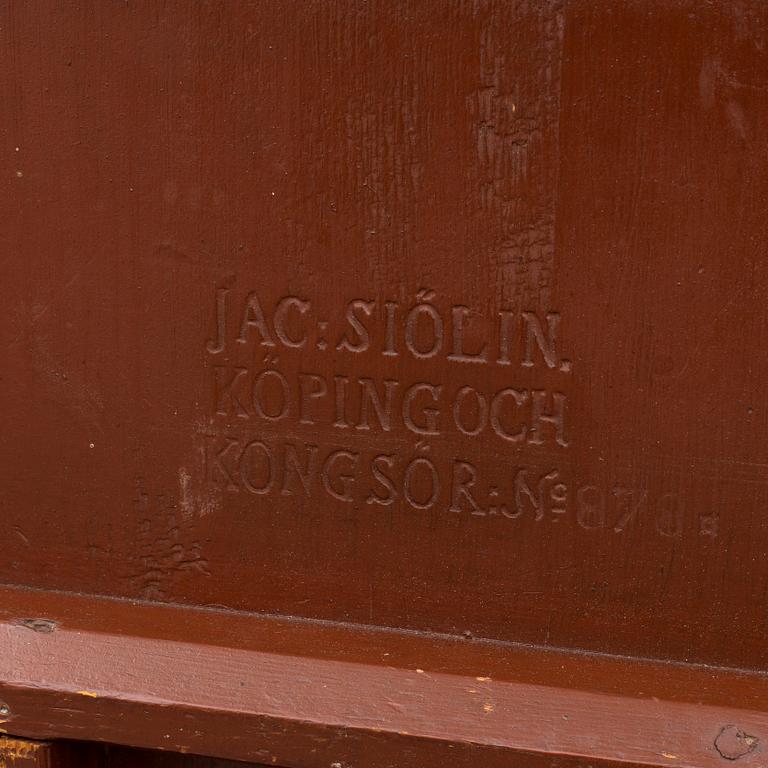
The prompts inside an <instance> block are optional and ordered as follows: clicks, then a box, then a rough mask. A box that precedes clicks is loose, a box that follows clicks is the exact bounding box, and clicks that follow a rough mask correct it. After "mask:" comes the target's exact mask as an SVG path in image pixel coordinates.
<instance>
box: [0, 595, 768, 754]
mask: <svg viewBox="0 0 768 768" xmlns="http://www.w3.org/2000/svg"><path fill="white" fill-rule="evenodd" d="M9 599H10V598H9ZM15 599H20V598H19V596H18V594H16V598H15ZM35 599H46V600H48V601H49V602H50V605H49V606H48V607H49V608H50V609H51V610H50V611H48V615H47V616H46V617H44V618H43V617H39V616H38V617H36V618H34V619H32V618H30V617H26V618H22V617H17V618H15V619H11V618H9V617H8V616H7V615H6V616H5V617H4V618H3V619H2V621H1V622H0V651H1V652H0V696H1V697H2V701H1V702H0V720H2V721H3V722H1V723H0V728H2V730H3V731H5V732H8V733H12V734H15V735H17V736H26V737H30V738H38V739H46V738H47V739H52V738H68V739H89V740H99V741H107V742H114V743H120V744H127V745H131V746H137V747H149V748H154V749H168V750H175V751H180V752H191V753H195V754H202V755H211V756H215V757H223V758H230V759H239V760H250V761H258V762H262V763H266V764H273V765H281V766H289V767H290V766H296V767H297V768H321V767H322V768H330V767H331V766H334V768H338V767H339V766H341V767H342V768H347V767H348V766H350V767H351V766H364V767H370V768H378V766H382V768H383V766H391V765H393V764H396V765H398V766H401V767H405V766H411V765H412V766H419V767H420V768H428V767H429V766H435V767H436V766H445V765H451V766H457V767H458V768H461V766H467V767H468V766H473V768H474V767H476V766H477V765H483V766H489V767H490V768H492V767H493V766H497V765H498V766H502V765H509V764H510V760H511V759H512V758H513V757H515V758H516V759H515V763H516V764H517V763H518V762H519V763H520V764H521V765H537V766H538V765H542V766H543V765H544V764H545V763H546V765H552V764H553V762H554V763H556V764H560V765H565V764H569V763H571V762H574V763H582V762H583V763H595V762H600V763H605V764H619V763H631V764H636V765H648V766H690V767H691V768H694V767H695V768H709V767H710V766H720V767H721V768H724V766H726V765H728V764H730V763H733V762H735V761H738V765H739V766H744V767H745V768H757V766H761V768H762V766H763V765H764V763H765V762H766V746H767V745H768V712H766V708H763V707H760V708H759V709H748V708H743V702H740V701H735V700H734V702H733V703H732V705H730V706H728V705H723V704H717V705H713V704H711V703H710V704H699V703H696V691H689V692H688V697H687V698H688V700H677V701H670V700H668V699H664V698H660V697H658V696H656V695H655V694H656V692H655V691H654V690H648V691H646V692H645V693H644V694H643V695H639V694H638V692H637V691H632V692H631V694H628V693H627V692H626V691H622V690H619V689H615V690H612V691H610V692H608V691H596V690H584V689H581V688H575V687H573V686H571V685H568V681H566V680H563V683H562V684H561V685H554V684H549V685H541V684H536V683H532V682H529V681H527V680H526V675H525V674H521V679H520V680H515V679H503V680H499V679H495V678H493V677H491V676H488V675H485V674H477V675H472V674H467V673H466V669H464V672H463V673H462V674H454V673H451V672H447V671H434V670H431V669H430V668H429V663H428V662H429V657H428V656H426V655H425V665H424V667H409V668H405V667H403V666H394V665H390V666H387V665H386V664H382V663H380V661H379V662H378V663H362V662H360V661H350V660H347V659H344V658H342V659H339V658H328V657H327V656H326V655H324V654H322V653H314V652H313V649H312V648H311V647H309V646H306V647H305V649H304V653H303V654H300V655H299V654H295V655H289V654H287V653H284V652H278V650H277V649H275V648H272V649H269V650H268V649H264V648H260V647H245V648H243V647H226V646H225V645H216V644H210V643H204V642H194V641H183V640H179V639H178V638H177V637H173V638H168V637H160V636H149V637H147V636H142V635H140V634H115V633H110V632H103V631H96V630H94V629H87V628H84V627H82V626H78V627H77V628H70V627H69V626H67V625H66V622H64V621H62V622H59V621H57V619H56V615H55V605H56V604H64V605H66V603H67V602H68V598H66V597H64V596H55V597H54V596H50V595H49V596H47V597H45V598H39V596H38V597H37V598H33V597H29V601H30V603H34V602H35ZM79 599H80V600H83V599H84V598H79ZM17 607H18V606H17ZM36 607H38V606H36ZM7 610H8V609H7V607H6V613H7ZM100 610H101V611H102V612H103V613H104V615H105V617H106V616H107V615H108V614H109V613H110V612H114V611H115V607H114V605H113V604H110V602H109V601H100V600H98V599H94V600H93V602H92V605H91V608H90V611H89V614H88V615H89V621H91V622H93V626H96V627H98V626H99V624H98V618H99V611H100ZM120 610H122V612H123V614H124V621H125V622H131V621H132V622H134V623H135V625H136V626H146V620H147V616H146V615H145V606H141V605H134V606H125V605H123V606H121V609H120ZM146 610H148V611H149V615H154V613H153V611H154V607H147V608H146ZM179 610H181V611H182V612H184V613H185V612H186V610H185V609H179ZM193 613H194V611H193ZM63 614H64V615H66V610H64V611H63ZM105 620H106V619H105ZM225 621H226V620H225V619H223V618H222V617H219V622H225ZM46 622H47V623H46ZM80 623H81V624H82V623H84V622H80ZM107 623H109V622H108V621H107ZM193 624H194V622H190V621H188V622H187V624H186V631H187V633H188V635H189V637H190V638H194V636H195V632H194V628H193ZM125 626H126V627H128V626H130V624H129V623H126V624H125ZM295 631H296V633H298V634H301V632H302V629H301V626H300V625H299V624H296V625H295ZM346 631H347V632H348V633H349V635H350V642H357V643H358V644H359V639H354V638H353V635H354V634H355V630H354V629H352V628H347V630H346ZM154 634H159V633H157V632H155V633H154ZM335 638H336V641H337V642H342V641H343V633H341V630H339V633H338V634H337V635H335ZM399 640H402V638H400V639H399ZM397 641H398V638H394V637H393V638H392V642H393V646H396V645H397ZM378 642H381V640H380V639H379V641H378ZM438 645H439V643H438ZM416 646H417V647H418V648H422V646H420V645H419V643H418V642H416ZM318 650H319V649H318ZM423 650H424V651H425V652H426V650H427V646H424V647H423ZM495 652H496V653H500V654H502V655H504V653H505V649H503V648H502V649H498V648H497V649H496V651H495ZM506 652H507V653H508V654H510V655H511V656H513V657H514V649H506ZM529 653H530V654H535V651H533V650H530V649H529ZM578 662H581V663H582V664H583V665H586V666H589V665H590V663H591V661H590V658H589V657H587V656H579V655H574V659H573V663H574V664H575V663H578ZM622 663H623V664H630V662H628V661H627V660H623V662H622ZM460 666H461V665H460ZM465 666H466V662H464V667H465ZM662 667H664V668H663V669H660V670H659V679H661V677H662V675H663V673H666V674H664V675H663V676H664V677H665V678H666V681H667V682H666V686H667V687H669V679H670V678H672V680H673V681H674V679H675V677H676V676H677V675H678V673H679V675H680V676H679V678H678V679H679V681H687V682H690V678H686V677H685V675H686V674H687V672H686V670H678V668H675V667H669V666H664V665H662ZM644 674H645V675H646V677H647V671H646V672H645V673H644ZM708 676H709V677H710V678H712V680H713V683H714V684H716V683H717V682H718V680H719V682H720V685H721V686H722V687H723V688H724V689H725V690H731V691H733V690H737V689H738V688H734V687H733V685H734V684H733V680H734V679H738V680H742V678H743V677H744V676H743V674H742V673H731V672H729V671H728V670H711V671H709V673H708ZM751 679H752V681H753V683H754V684H755V685H757V686H758V687H760V686H762V685H763V684H764V681H763V677H762V676H757V675H755V676H752V678H751ZM603 687H605V688H608V687H609V685H608V683H607V682H606V683H605V684H604V686H603ZM3 713H4V714H3Z"/></svg>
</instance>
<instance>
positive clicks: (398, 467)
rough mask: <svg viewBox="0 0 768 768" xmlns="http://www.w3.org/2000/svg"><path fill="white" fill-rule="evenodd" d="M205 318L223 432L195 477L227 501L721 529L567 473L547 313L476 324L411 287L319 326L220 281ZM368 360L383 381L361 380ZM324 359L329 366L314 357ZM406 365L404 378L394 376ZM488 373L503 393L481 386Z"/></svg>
mask: <svg viewBox="0 0 768 768" xmlns="http://www.w3.org/2000/svg"><path fill="white" fill-rule="evenodd" d="M214 310H215V311H214V318H215V319H214V324H213V325H214V329H213V333H212V334H211V337H210V338H209V339H208V340H207V342H206V345H205V349H206V353H207V357H208V359H209V361H210V366H209V367H210V371H211V376H212V381H211V384H212V393H213V397H212V416H213V423H214V424H218V425H219V426H220V427H221V428H217V429H215V430H213V433H212V434H208V435H207V444H206V449H205V473H206V481H207V482H208V483H212V484H214V485H216V486H218V487H220V488H222V489H224V490H226V491H227V492H231V493H242V494H250V495H252V496H255V497H291V496H294V497H298V498H306V499H315V500H317V499H322V498H324V499H326V500H328V501H332V502H334V503H338V504H346V505H353V506H354V507H356V508H359V507H360V506H361V505H362V506H368V507H372V508H387V507H394V506H395V505H406V506H407V507H408V508H409V509H412V510H417V511H428V510H432V511H444V512H445V513H446V514H459V515H465V516H468V517H469V518H471V519H480V518H488V519H490V518H497V519H499V520H509V521H525V520H531V521H533V522H535V523H542V524H543V523H544V522H547V521H549V522H552V523H558V522H561V521H570V522H571V523H572V524H573V525H575V526H576V527H577V528H579V529H581V530H584V531H605V532H608V533H610V534H612V535H617V536H619V535H622V534H625V533H627V532H629V531H631V530H632V529H633V528H634V527H636V526H639V525H642V526H643V527H644V529H646V530H647V529H650V530H653V531H655V533H656V534H658V535H659V536H662V537H668V538H679V537H681V536H683V535H684V534H686V533H690V532H695V533H696V534H698V535H702V536H708V537H714V536H716V535H717V517H716V515H710V514H707V515H704V516H701V515H699V516H697V517H696V519H691V515H690V512H688V511H687V510H686V509H685V505H684V504H683V502H682V500H681V499H680V498H679V497H678V496H677V495H676V494H673V493H666V494H661V495H659V496H657V497H654V498H652V497H651V496H650V495H649V493H648V491H647V490H644V489H637V488H629V487H625V486H624V485H622V484H621V483H618V482H616V483H607V484H606V483H597V482H589V481H582V480H579V479H578V478H575V477H573V476H572V474H571V472H570V469H569V467H570V458H569V455H568V449H569V447H570V446H571V445H572V441H573V435H572V434H571V430H570V424H569V402H568V395H567V389H568V387H567V382H568V380H569V378H570V377H571V376H573V371H574V366H573V363H572V361H571V359H570V358H569V357H568V356H567V355H566V354H565V353H564V350H563V349H562V343H561V334H560V330H561V317H560V314H559V313H558V312H556V311H549V312H544V313H540V312H537V311H534V310H524V311H517V312H514V311H512V310H505V309H502V310H500V311H498V312H496V313H495V315H494V316H492V317H491V316H483V315H482V314H481V313H478V312H475V311H473V310H471V309H470V308H469V307H468V306H465V305H463V304H444V303H443V304H438V302H437V301H435V296H434V294H433V293H432V292H430V291H428V290H423V291H420V292H419V293H418V295H417V296H416V300H415V301H414V302H413V303H411V304H410V305H407V304H403V303H402V302H398V301H395V300H391V299H369V298H366V299H362V298H355V299H352V300H350V301H349V302H347V304H346V306H344V307H342V308H341V311H340V313H339V317H338V318H335V319H334V320H329V319H326V318H324V317H321V316H319V315H318V314H317V313H316V311H315V308H314V306H313V303H312V301H311V300H310V299H309V298H306V297H300V296H294V295H290V296H284V297H282V298H280V299H279V300H277V301H276V302H273V303H270V304H267V302H266V301H264V300H263V299H262V297H261V296H260V295H259V293H258V292H256V291H254V292H250V293H248V294H238V292H237V291H235V290H234V289H230V288H220V289H218V290H217V291H216V296H215V301H214ZM377 357H378V358H379V359H380V360H381V359H382V358H383V359H384V361H389V362H388V363H384V364H381V362H380V363H379V365H377V366H376V370H379V371H382V370H385V371H386V370H392V371H393V373H392V375H381V374H379V375H378V376H375V375H366V373H365V369H366V365H365V361H366V360H368V359H374V358H377ZM326 358H328V359H330V360H332V361H333V365H332V368H331V370H332V371H333V372H331V373H329V370H328V366H325V367H323V366H321V365H319V364H318V363H317V361H318V359H319V360H323V359H326ZM286 359H288V360H289V361H291V362H292V364H286V363H285V362H284V361H285V360H286ZM313 359H314V360H315V366H314V367H313V366H312V364H311V361H312V360H313ZM402 361H408V362H407V370H408V371H416V374H410V375H411V377H412V378H409V379H407V380H404V379H403V377H402V374H401V373H400V374H399V375H398V373H399V372H400V371H402V370H404V369H405V366H401V365H399V363H400V362H402ZM345 362H346V363H347V365H346V366H345V365H344V363H345ZM483 366H484V367H486V368H490V367H493V368H496V369H497V370H498V371H499V372H500V373H501V374H502V375H501V376H499V375H494V376H493V377H491V376H488V375H486V376H474V377H472V378H471V381H473V382H474V383H470V378H469V377H466V376H465V375H464V372H466V371H474V370H477V369H478V367H483ZM446 371H448V372H450V375H447V374H446ZM353 372H354V373H353ZM491 379H493V380H494V381H496V382H498V381H500V380H502V381H504V382H505V384H504V385H503V386H498V385H494V386H491V385H478V383H477V382H478V381H484V382H487V381H490V380H491ZM376 436H378V437H376ZM372 438H376V439H372ZM372 445H373V446H377V447H376V448H372V447H371V446H372ZM446 455H447V456H448V457H449V458H446ZM478 455H481V456H482V459H481V460H478V458H477V456H478ZM472 457H474V458H472Z"/></svg>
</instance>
